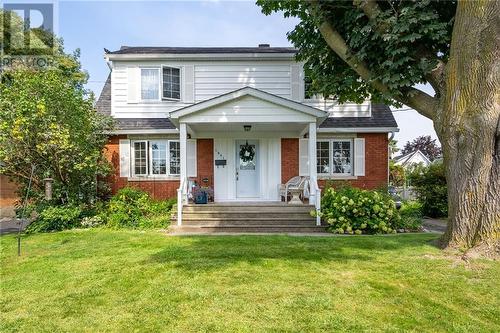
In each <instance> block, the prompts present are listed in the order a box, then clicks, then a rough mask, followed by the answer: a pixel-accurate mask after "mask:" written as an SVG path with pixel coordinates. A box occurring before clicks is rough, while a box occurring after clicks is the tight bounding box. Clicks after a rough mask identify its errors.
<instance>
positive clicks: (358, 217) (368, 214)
mask: <svg viewBox="0 0 500 333" xmlns="http://www.w3.org/2000/svg"><path fill="white" fill-rule="evenodd" d="M321 216H322V218H323V219H324V221H326V223H328V225H329V227H328V229H329V230H330V231H332V232H335V233H340V234H344V233H348V234H362V233H363V234H364V233H395V232H396V228H397V227H398V222H399V220H400V216H399V213H398V211H397V210H396V206H395V204H394V201H393V200H392V199H391V198H390V196H389V195H388V194H384V193H381V192H379V191H367V190H361V189H358V188H354V187H342V188H340V189H337V190H335V189H334V188H332V187H329V188H327V189H326V190H325V192H324V195H323V197H322V199H321Z"/></svg>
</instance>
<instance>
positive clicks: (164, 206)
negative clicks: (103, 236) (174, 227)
mask: <svg viewBox="0 0 500 333" xmlns="http://www.w3.org/2000/svg"><path fill="white" fill-rule="evenodd" d="M174 203H175V200H172V199H170V200H163V201H155V200H153V199H152V198H151V197H150V196H149V194H148V193H146V192H144V191H141V190H138V189H134V188H128V187H127V188H123V189H121V190H120V191H118V193H117V194H116V195H114V196H113V197H112V198H111V200H110V201H109V204H108V207H107V209H106V210H105V211H104V212H103V214H102V216H103V217H104V219H105V220H106V224H107V226H109V227H111V228H141V229H146V228H164V227H166V226H168V224H169V223H170V211H171V209H172V206H173V205H174Z"/></svg>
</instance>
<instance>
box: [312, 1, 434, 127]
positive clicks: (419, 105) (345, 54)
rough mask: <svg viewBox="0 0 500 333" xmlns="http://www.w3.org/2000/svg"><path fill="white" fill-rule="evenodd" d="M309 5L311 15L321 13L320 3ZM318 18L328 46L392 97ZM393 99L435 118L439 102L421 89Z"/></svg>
mask: <svg viewBox="0 0 500 333" xmlns="http://www.w3.org/2000/svg"><path fill="white" fill-rule="evenodd" d="M309 3H310V6H311V15H315V14H314V13H317V12H318V11H319V4H318V1H317V0H310V1H309ZM316 18H317V19H318V22H319V23H318V29H319V31H320V33H321V35H322V36H323V39H324V40H325V41H326V43H327V44H328V46H329V47H330V48H331V49H332V50H333V51H334V52H335V53H336V54H337V55H338V56H339V57H340V58H341V59H342V60H344V61H345V62H346V63H347V64H348V65H349V66H350V67H351V68H352V69H353V70H354V71H355V72H356V73H358V75H359V76H360V77H361V78H362V79H363V80H365V81H366V82H368V83H369V84H370V85H371V86H372V87H373V88H375V89H376V90H378V91H380V92H381V93H382V94H386V95H390V91H389V88H388V87H387V86H386V85H385V84H384V83H382V82H381V81H380V80H373V75H372V72H371V71H370V69H368V66H367V65H366V64H365V63H364V62H363V61H361V60H359V59H357V58H356V57H354V56H351V54H352V52H351V50H350V49H349V46H347V43H346V42H345V40H344V38H343V37H342V36H341V35H340V34H339V33H338V31H337V30H336V29H335V28H334V27H333V26H332V25H331V24H330V23H329V22H327V21H326V20H322V19H320V17H319V15H318V14H316ZM391 97H393V98H394V99H395V100H397V101H398V102H401V103H403V104H406V105H408V106H410V107H412V108H414V109H415V110H417V111H418V112H419V113H421V114H422V115H424V116H425V117H427V118H430V119H433V117H434V114H435V109H436V105H437V100H436V99H435V98H434V97H432V96H430V95H428V94H426V93H425V92H423V91H421V90H419V89H416V88H409V89H406V90H405V91H403V97H400V96H392V95H391Z"/></svg>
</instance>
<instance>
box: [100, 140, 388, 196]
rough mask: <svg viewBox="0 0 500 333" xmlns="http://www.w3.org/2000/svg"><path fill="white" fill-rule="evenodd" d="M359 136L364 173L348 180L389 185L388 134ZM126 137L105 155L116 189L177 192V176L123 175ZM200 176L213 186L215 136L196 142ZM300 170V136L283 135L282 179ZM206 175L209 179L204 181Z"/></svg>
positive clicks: (162, 193)
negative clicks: (138, 178)
mask: <svg viewBox="0 0 500 333" xmlns="http://www.w3.org/2000/svg"><path fill="white" fill-rule="evenodd" d="M358 137H360V138H365V154H366V155H365V176H363V177H357V179H351V180H348V182H349V183H351V184H352V185H353V186H356V187H360V188H367V189H374V188H378V187H381V186H385V185H387V172H388V169H387V168H388V164H387V159H388V149H387V147H388V138H387V134H386V133H358ZM120 139H126V136H124V135H121V136H120V135H117V136H113V137H111V138H110V140H109V142H108V144H107V145H106V150H105V155H106V157H107V158H108V160H109V161H111V163H112V165H113V167H114V171H113V174H112V175H111V176H110V185H111V189H112V192H113V193H116V191H118V190H119V189H120V188H123V187H125V186H132V187H136V188H140V189H143V190H145V191H147V192H149V193H151V195H152V196H153V197H154V198H156V199H165V198H173V197H175V196H176V195H177V188H178V187H179V181H178V180H156V181H150V180H144V181H129V180H128V179H127V178H126V177H120V171H119V166H120V152H119V140H120ZM196 150H197V151H196V154H197V177H196V181H197V182H198V183H199V184H201V185H202V186H212V187H213V186H214V185H215V184H214V141H213V139H198V140H197V143H196ZM298 174H299V139H297V138H291V139H287V138H283V139H281V181H282V183H285V182H286V181H288V180H289V179H290V178H292V177H294V176H298ZM203 179H207V180H208V182H203ZM326 182H327V181H326V180H319V181H318V183H319V185H320V187H324V186H325V185H326Z"/></svg>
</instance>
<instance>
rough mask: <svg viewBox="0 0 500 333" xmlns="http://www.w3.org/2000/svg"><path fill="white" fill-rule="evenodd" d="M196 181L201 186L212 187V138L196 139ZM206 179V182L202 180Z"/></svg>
mask: <svg viewBox="0 0 500 333" xmlns="http://www.w3.org/2000/svg"><path fill="white" fill-rule="evenodd" d="M196 158H197V161H196V167H197V172H196V175H197V177H196V182H197V183H198V184H200V185H201V186H211V187H212V188H214V187H213V186H214V140H213V139H198V140H196ZM203 179H207V180H208V182H204V181H203Z"/></svg>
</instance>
